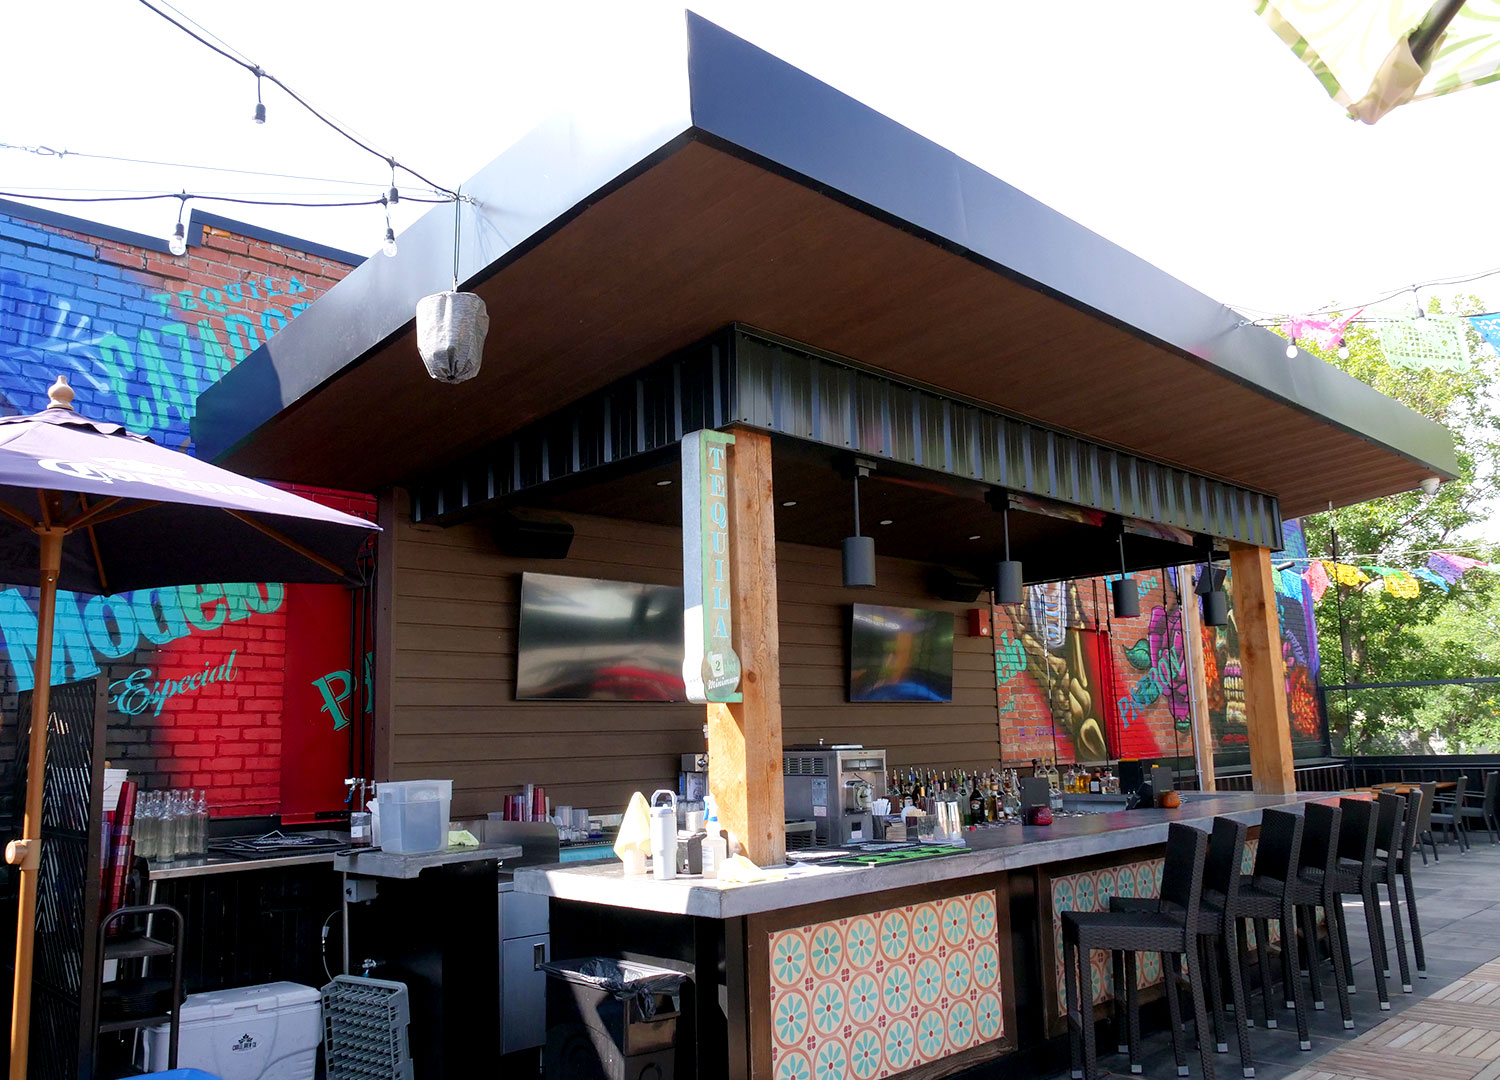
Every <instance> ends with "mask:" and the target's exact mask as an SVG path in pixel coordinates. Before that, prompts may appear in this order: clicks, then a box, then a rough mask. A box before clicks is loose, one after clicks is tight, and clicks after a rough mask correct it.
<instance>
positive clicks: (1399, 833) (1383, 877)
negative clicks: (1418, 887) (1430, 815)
mask: <svg viewBox="0 0 1500 1080" xmlns="http://www.w3.org/2000/svg"><path fill="white" fill-rule="evenodd" d="M1405 843H1406V799H1405V798H1404V797H1403V796H1400V795H1397V794H1394V793H1392V792H1384V793H1382V794H1381V795H1380V798H1379V799H1378V800H1377V802H1376V811H1375V865H1374V866H1373V868H1372V869H1371V879H1372V881H1373V882H1374V884H1375V885H1376V886H1380V885H1384V886H1385V892H1386V897H1387V898H1388V899H1389V901H1390V905H1391V933H1392V934H1394V935H1395V938H1396V959H1397V960H1398V961H1399V962H1400V965H1401V992H1402V993H1404V994H1409V993H1411V992H1412V989H1411V968H1410V966H1409V965H1408V964H1407V960H1406V936H1405V934H1404V933H1403V931H1402V929H1401V905H1400V904H1398V903H1397V902H1396V877H1397V874H1398V872H1399V871H1398V864H1399V862H1400V859H1401V849H1402V846H1403V845H1404V844H1405ZM1375 910H1376V911H1379V910H1380V900H1379V898H1378V896H1377V898H1376V901H1375ZM1380 941H1381V944H1382V945H1383V944H1385V934H1384V933H1382V934H1381V936H1380ZM1385 977H1386V978H1387V979H1389V978H1390V977H1391V972H1390V959H1389V957H1387V960H1386V970H1385Z"/></svg>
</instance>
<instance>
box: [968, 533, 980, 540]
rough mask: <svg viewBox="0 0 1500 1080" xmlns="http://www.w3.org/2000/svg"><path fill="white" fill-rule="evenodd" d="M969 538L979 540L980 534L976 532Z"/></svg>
mask: <svg viewBox="0 0 1500 1080" xmlns="http://www.w3.org/2000/svg"><path fill="white" fill-rule="evenodd" d="M969 539H970V540H978V539H979V534H978V533H975V534H974V535H973V536H971V537H969Z"/></svg>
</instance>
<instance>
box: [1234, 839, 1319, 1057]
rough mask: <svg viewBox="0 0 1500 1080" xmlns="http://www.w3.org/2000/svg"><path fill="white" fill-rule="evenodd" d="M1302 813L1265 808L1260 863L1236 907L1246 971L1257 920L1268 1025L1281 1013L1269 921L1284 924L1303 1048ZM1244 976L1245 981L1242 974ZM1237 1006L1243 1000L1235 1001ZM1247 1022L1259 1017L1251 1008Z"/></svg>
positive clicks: (1287, 971) (1312, 957)
mask: <svg viewBox="0 0 1500 1080" xmlns="http://www.w3.org/2000/svg"><path fill="white" fill-rule="evenodd" d="M1302 829H1303V819H1302V816H1301V815H1300V814H1293V813H1289V812H1287V811H1285V810H1266V811H1264V812H1263V813H1262V814H1261V819H1260V842H1259V846H1258V847H1257V848H1256V851H1255V868H1254V870H1253V871H1252V873H1251V875H1250V878H1249V880H1248V881H1246V882H1244V884H1243V885H1242V886H1241V887H1240V895H1239V906H1238V910H1237V911H1236V918H1235V931H1236V935H1235V936H1236V940H1237V942H1238V946H1239V956H1238V958H1237V966H1238V967H1239V968H1240V969H1241V971H1242V972H1243V968H1244V965H1245V964H1247V963H1249V957H1250V946H1249V940H1248V937H1247V934H1246V930H1247V929H1248V927H1249V925H1250V922H1251V920H1254V923H1255V942H1256V955H1257V959H1258V960H1259V963H1260V992H1261V1015H1262V1018H1263V1019H1264V1021H1265V1025H1266V1027H1267V1028H1274V1027H1276V1018H1275V1017H1274V1016H1272V1015H1271V1013H1272V1006H1271V1000H1272V999H1271V992H1272V986H1271V958H1270V951H1271V949H1270V944H1271V936H1270V929H1269V927H1270V923H1271V920H1272V919H1275V920H1276V921H1277V922H1278V923H1279V924H1280V927H1281V1000H1283V1001H1285V1000H1286V996H1287V994H1288V993H1290V994H1291V999H1292V1000H1291V1001H1290V1002H1289V1003H1288V1005H1289V1007H1290V1008H1291V1009H1293V1010H1294V1012H1295V1014H1296V1017H1297V1041H1298V1046H1299V1047H1300V1048H1301V1049H1303V1050H1311V1049H1312V1038H1311V1036H1310V1035H1309V1034H1308V1019H1307V991H1306V989H1305V988H1304V987H1303V985H1302V980H1301V979H1300V978H1299V977H1298V975H1297V972H1296V970H1295V969H1294V968H1293V967H1292V965H1293V964H1294V963H1295V962H1296V959H1297V957H1296V947H1295V943H1296V941H1297V916H1298V913H1299V909H1298V908H1297V906H1296V903H1295V895H1296V894H1295V890H1294V888H1293V886H1294V885H1295V883H1296V878H1297V866H1298V862H1299V860H1300V859H1301V856H1302ZM1312 925H1313V926H1314V932H1313V936H1311V937H1310V938H1309V954H1308V956H1309V960H1308V962H1309V963H1310V964H1311V963H1316V961H1317V947H1318V946H1317V937H1316V923H1313V924H1312ZM1241 981H1242V982H1243V981H1244V976H1243V974H1242V975H1241ZM1235 1008H1236V1011H1237V1012H1238V1010H1239V1004H1238V1002H1236V1005H1235ZM1242 1017H1243V1020H1244V1023H1243V1024H1242V1025H1241V1026H1242V1027H1251V1026H1253V1025H1254V1021H1253V1020H1252V1019H1251V1018H1250V1010H1249V1008H1248V1007H1246V1008H1245V1010H1244V1012H1243V1014H1242Z"/></svg>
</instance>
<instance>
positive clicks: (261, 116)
mask: <svg viewBox="0 0 1500 1080" xmlns="http://www.w3.org/2000/svg"><path fill="white" fill-rule="evenodd" d="M139 2H140V4H141V6H142V7H144V8H146V9H147V10H148V11H151V12H154V13H155V14H156V15H158V16H160V17H161V18H162V19H165V20H166V21H167V22H169V23H171V24H172V25H173V26H175V27H177V29H179V30H181V31H182V32H183V33H184V34H186V35H187V36H188V37H190V38H192V39H193V40H194V41H196V42H198V43H199V44H200V45H202V46H204V47H205V48H207V49H209V50H211V51H213V52H216V53H218V54H219V55H220V56H222V57H223V58H224V59H226V60H228V61H229V62H230V63H233V64H236V65H238V66H239V67H242V68H244V69H245V70H246V71H248V72H249V73H250V74H252V75H254V76H255V81H256V109H255V120H256V122H257V123H264V122H265V106H264V105H263V104H261V102H260V83H261V81H262V80H269V81H270V82H271V83H273V84H274V85H275V86H277V87H278V88H279V89H280V90H281V91H282V92H283V93H285V94H286V95H287V96H288V97H289V98H291V99H292V100H293V101H295V102H296V103H297V104H298V105H301V106H302V107H303V108H304V109H306V110H307V111H308V112H309V113H311V114H312V115H313V116H314V117H316V118H317V119H318V120H320V121H322V122H323V123H324V124H325V125H327V126H328V127H329V128H331V129H332V130H334V131H336V132H338V134H340V135H342V136H343V137H344V138H345V139H348V140H349V141H350V142H352V143H353V144H354V145H355V146H357V147H359V148H360V149H361V150H364V151H365V152H366V153H369V154H373V155H374V156H376V157H378V158H379V159H380V160H381V161H384V162H385V163H386V164H387V165H389V166H390V168H391V173H392V176H393V177H394V174H395V172H396V170H398V169H399V170H400V171H402V172H404V173H406V174H408V175H409V176H413V177H415V178H416V179H417V180H420V181H421V182H422V183H424V184H426V185H427V186H428V187H430V188H432V189H433V190H435V191H438V192H441V193H442V194H444V195H447V196H448V197H449V198H456V197H457V194H458V193H457V192H455V191H454V190H453V189H452V188H447V187H444V186H443V185H442V184H439V183H436V182H435V181H433V180H430V179H428V178H427V177H426V176H423V175H422V174H421V173H420V172H418V171H417V170H416V169H413V168H412V167H411V166H410V165H405V164H403V163H401V162H400V161H398V160H397V159H396V158H395V156H394V155H392V154H385V153H382V152H381V151H379V150H377V149H376V148H375V147H374V146H372V145H371V144H370V142H369V141H367V140H365V139H363V138H361V137H360V136H358V135H356V134H355V133H354V132H353V131H351V130H350V129H349V128H348V127H346V126H344V125H341V124H340V123H338V122H337V121H335V120H333V119H331V118H330V117H329V116H328V115H327V114H325V113H323V112H321V111H319V110H318V109H316V108H314V107H313V106H312V105H311V104H309V103H308V101H307V99H305V98H304V97H302V95H300V94H298V93H297V92H296V91H295V90H293V89H292V88H291V87H290V86H288V85H287V84H286V83H285V82H283V81H282V80H281V79H279V78H278V77H277V76H275V75H273V74H272V73H271V72H269V71H267V70H265V68H263V67H261V66H260V65H259V64H257V63H255V62H254V61H252V60H250V59H249V58H248V57H246V56H245V55H244V54H243V53H241V52H240V51H239V50H238V49H235V48H234V47H233V46H231V45H229V44H228V42H225V41H224V40H223V39H222V38H220V37H218V35H216V34H213V33H212V32H210V31H209V30H208V29H206V28H205V27H203V26H202V25H200V24H199V23H197V22H195V21H194V20H192V19H190V18H188V17H187V16H186V15H183V14H182V13H181V12H180V11H178V10H177V9H176V8H173V7H171V5H170V4H167V3H165V0H158V2H159V3H161V4H162V7H166V8H168V9H169V10H170V12H171V14H169V13H168V11H163V10H162V7H158V6H157V4H156V3H152V0H139ZM174 14H175V15H177V16H178V17H179V18H180V19H181V20H182V21H179V18H174V17H173V15H174ZM188 23H192V24H193V26H197V27H198V30H194V29H193V28H192V26H189V25H187V24H188ZM199 30H201V31H202V33H199V32H198V31H199ZM205 35H206V36H205ZM209 38H213V39H214V41H217V42H219V44H218V45H216V44H214V41H210V40H209ZM221 46H222V47H221ZM387 198H389V196H387Z"/></svg>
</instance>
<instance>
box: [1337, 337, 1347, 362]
mask: <svg viewBox="0 0 1500 1080" xmlns="http://www.w3.org/2000/svg"><path fill="white" fill-rule="evenodd" d="M1339 359H1340V360H1347V359H1349V343H1348V342H1347V341H1345V340H1344V339H1343V338H1339Z"/></svg>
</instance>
